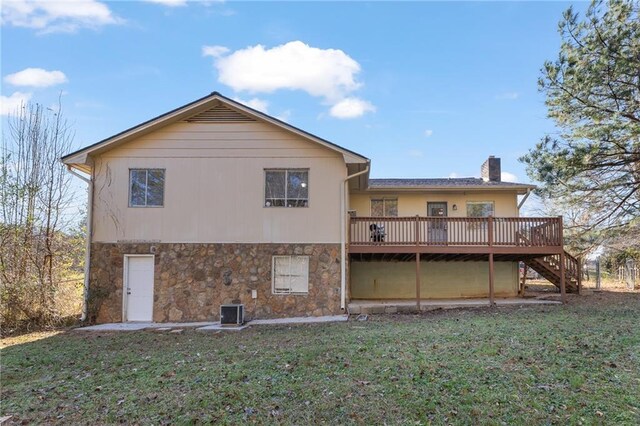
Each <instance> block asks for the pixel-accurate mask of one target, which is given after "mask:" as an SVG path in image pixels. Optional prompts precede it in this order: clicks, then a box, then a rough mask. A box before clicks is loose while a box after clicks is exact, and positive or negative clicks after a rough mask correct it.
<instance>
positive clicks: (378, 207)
mask: <svg viewBox="0 0 640 426" xmlns="http://www.w3.org/2000/svg"><path fill="white" fill-rule="evenodd" d="M371 216H373V217H384V216H390V217H396V216H398V199H397V198H377V199H371Z"/></svg>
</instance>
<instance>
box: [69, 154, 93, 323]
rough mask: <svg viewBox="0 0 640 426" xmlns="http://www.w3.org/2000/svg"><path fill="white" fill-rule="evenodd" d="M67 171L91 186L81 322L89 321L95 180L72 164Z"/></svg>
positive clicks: (88, 201)
mask: <svg viewBox="0 0 640 426" xmlns="http://www.w3.org/2000/svg"><path fill="white" fill-rule="evenodd" d="M67 171H68V172H69V173H71V174H72V175H74V176H77V177H79V178H80V179H82V180H83V181H85V182H86V183H87V184H88V185H89V193H88V195H87V237H86V243H85V254H84V292H83V303H82V317H81V318H80V320H81V321H86V320H87V315H88V306H87V305H88V301H89V268H90V265H91V231H92V229H91V224H92V223H93V220H92V216H93V215H92V213H93V180H92V179H90V178H86V177H84V176H82V175H81V174H79V173H78V172H76V171H75V170H73V168H72V167H71V165H70V164H67Z"/></svg>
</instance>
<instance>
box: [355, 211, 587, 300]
mask: <svg viewBox="0 0 640 426" xmlns="http://www.w3.org/2000/svg"><path fill="white" fill-rule="evenodd" d="M348 252H349V257H350V259H357V258H358V257H360V260H382V261H384V260H387V259H386V258H387V257H388V258H389V259H388V260H400V261H413V262H415V265H416V304H417V307H418V309H420V303H421V299H420V267H421V266H420V265H421V262H420V259H421V258H422V259H423V260H436V261H438V260H442V261H465V260H486V261H488V262H489V277H488V287H489V301H490V304H494V303H495V298H494V288H493V287H494V285H493V284H494V262H495V261H500V260H509V261H524V262H526V263H527V265H528V266H529V267H532V268H533V269H536V270H544V272H547V273H548V277H550V278H549V279H551V280H552V282H553V283H554V284H556V285H557V286H558V287H559V288H560V292H561V295H562V300H563V302H564V301H566V297H565V296H566V294H565V293H566V285H567V282H569V287H570V288H569V289H570V291H573V290H574V289H575V291H579V288H580V273H579V271H580V266H579V265H580V263H579V261H578V260H577V259H575V258H573V257H572V256H571V255H569V254H568V253H567V252H565V250H564V240H563V230H562V217H536V218H529V217H526V218H525V217H493V216H489V217H441V216H438V217H427V216H411V217H352V218H351V219H350V223H349V241H348ZM545 277H547V275H545ZM574 278H575V286H574V285H573V281H572V280H574Z"/></svg>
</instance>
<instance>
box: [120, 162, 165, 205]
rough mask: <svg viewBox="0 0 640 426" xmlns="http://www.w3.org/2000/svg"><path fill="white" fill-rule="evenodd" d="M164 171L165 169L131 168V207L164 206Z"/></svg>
mask: <svg viewBox="0 0 640 426" xmlns="http://www.w3.org/2000/svg"><path fill="white" fill-rule="evenodd" d="M164 172H165V170H164V169H129V207H163V206H164Z"/></svg>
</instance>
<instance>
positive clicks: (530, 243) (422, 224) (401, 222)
mask: <svg viewBox="0 0 640 426" xmlns="http://www.w3.org/2000/svg"><path fill="white" fill-rule="evenodd" d="M349 243H350V244H351V245H353V246H356V245H358V246H370V245H380V246H411V245H419V246H513V247H546V246H556V247H557V246H561V245H562V226H561V218H560V217H546V218H545V217H536V218H531V217H427V216H411V217H352V218H351V223H350V240H349Z"/></svg>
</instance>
